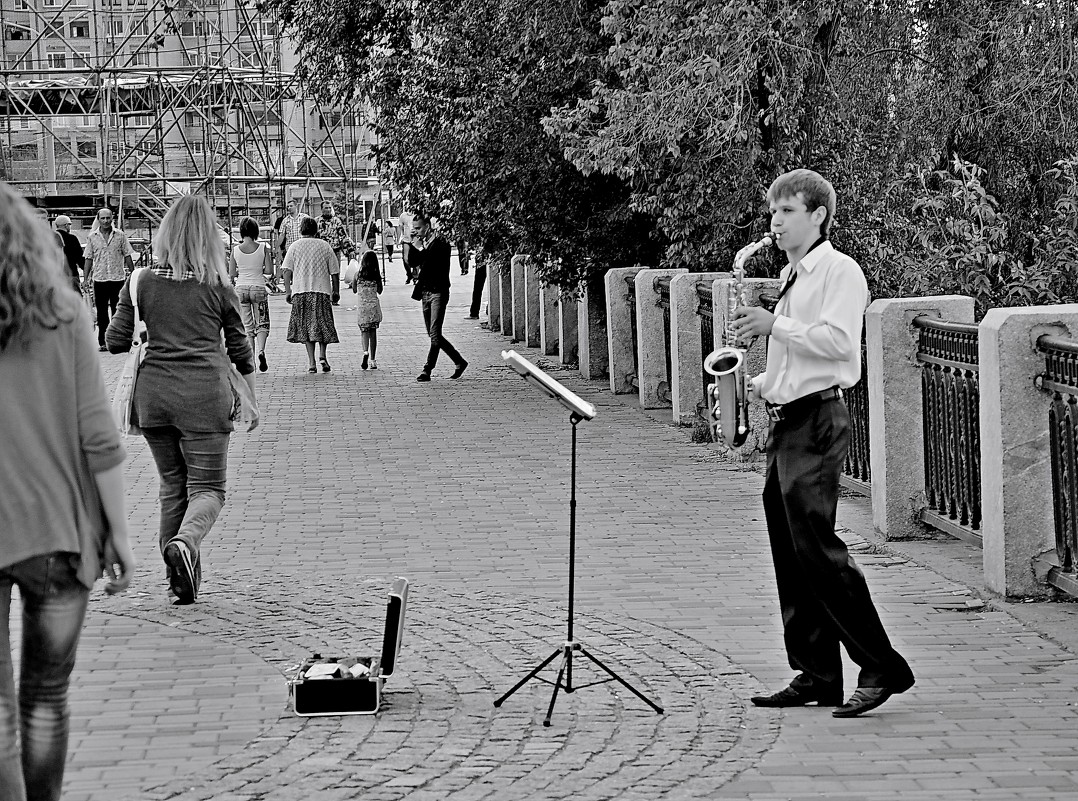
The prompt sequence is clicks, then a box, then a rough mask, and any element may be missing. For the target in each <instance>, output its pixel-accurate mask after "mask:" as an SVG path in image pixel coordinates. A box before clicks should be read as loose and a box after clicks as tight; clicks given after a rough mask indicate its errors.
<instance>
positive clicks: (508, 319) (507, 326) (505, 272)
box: [498, 256, 516, 339]
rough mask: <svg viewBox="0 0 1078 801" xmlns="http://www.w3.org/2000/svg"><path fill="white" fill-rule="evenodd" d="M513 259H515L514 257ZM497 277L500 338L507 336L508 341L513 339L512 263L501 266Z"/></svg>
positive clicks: (503, 263)
mask: <svg viewBox="0 0 1078 801" xmlns="http://www.w3.org/2000/svg"><path fill="white" fill-rule="evenodd" d="M513 258H516V257H515V256H514V257H513ZM498 275H499V277H500V282H499V283H500V284H501V286H500V288H499V290H498V300H499V302H500V305H501V314H500V315H499V316H500V317H501V321H502V336H507V337H509V338H510V339H512V338H513V268H512V262H510V263H509V264H506V263H505V262H502V264H501V265H500V266H499V267H498Z"/></svg>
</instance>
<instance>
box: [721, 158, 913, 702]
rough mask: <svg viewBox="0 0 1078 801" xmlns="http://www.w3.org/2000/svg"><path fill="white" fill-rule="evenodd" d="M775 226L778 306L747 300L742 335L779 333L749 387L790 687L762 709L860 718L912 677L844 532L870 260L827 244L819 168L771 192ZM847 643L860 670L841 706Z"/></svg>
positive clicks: (830, 208) (829, 192)
mask: <svg viewBox="0 0 1078 801" xmlns="http://www.w3.org/2000/svg"><path fill="white" fill-rule="evenodd" d="M767 200H768V203H769V205H770V210H771V233H772V235H773V236H774V237H775V239H776V243H777V245H778V247H779V248H780V249H781V250H783V251H785V252H786V258H787V261H788V265H787V266H786V267H785V268H784V269H783V271H782V274H781V278H782V279H783V281H784V286H783V291H782V294H781V295H780V298H779V302H778V304H777V305H776V306H775V311H774V313H772V312H769V311H767V310H766V309H763V308H759V307H741V308H739V309H738V310H737V311H736V312H735V314H734V318H735V319H734V332H735V333H736V334H737V335H738V336H739V337H751V336H769V337H770V340H769V342H768V350H767V367H766V370H765V371H764V372H763V373H761V374H760V375H758V376H756V377H755V378H754V379H753V381H752V387H751V391H750V394H751V395H752V396H753V397H754V398H755V399H758V400H759V399H762V400H763V401H764V402H765V403H766V404H767V409H768V417H769V418H770V419H771V426H770V431H769V436H768V441H767V476H766V479H765V481H764V491H763V504H764V515H765V517H766V518H767V529H768V534H769V535H770V539H771V554H772V558H773V560H774V564H775V576H776V579H777V582H778V589H779V606H780V608H781V612H782V621H783V634H784V639H785V643H786V653H787V656H788V657H789V662H790V667H792V668H793V669H794V670H797V671H799V673H798V675H797V676H796V677H795V678H794V679H793V681H791V682H790V686H789V687H787V688H785V689H783V690H780V691H779V692H777V693H775V694H773V695H766V696H755V697H753V698H752V702H753V703H754V704H755V705H757V706H768V707H791V706H805V705H807V704H810V703H813V702H815V703H816V704H817V705H818V706H834V707H837V708H836V709H835V710H833V711H832V713H831V714H832V715H834V716H835V717H840V718H845V717H856V716H857V715H860V714H862V713H864V712H867V711H869V710H870V709H875V708H876V707H878V706H879V705H880V704H882V703H883V702H884V701H886V700H887V699H888V698H890V697H891V696H892V695H894V694H895V693H902V692H905V691H906V690H908V689H909V688H910V687H912V686H913V683H914V677H913V672H912V671H911V670H910V666H909V665H908V664H907V662H906V660H905V659H903V657H902V656H901V655H900V654H899V653H898V652H897V651H896V650H895V649H894V647H893V646H892V645H891V642H890V640H889V639H888V638H887V633H886V632H885V631H884V628H883V624H882V623H881V622H880V617H879V614H878V613H877V612H876V607H875V606H874V605H873V603H872V598H871V596H870V595H869V591H868V585H867V583H866V582H865V578H864V575H863V574H862V573H861V570H860V568H858V566H857V564H856V563H855V562H854V560H853V558H852V557H851V556H850V555H849V553H848V551H847V549H846V545H845V543H844V542H843V541H842V540H841V539H839V537H838V536H837V535H836V534H835V513H836V509H837V506H838V487H839V474H840V473H841V471H842V464H843V461H844V459H845V457H846V449H847V447H848V445H849V414H848V412H847V410H846V405H845V403H844V402H843V400H842V392H841V391H842V390H843V389H848V388H850V387H852V386H853V385H854V384H856V383H857V381H858V379H859V378H860V376H861V328H862V325H863V316H864V311H865V307H866V306H867V304H868V286H867V284H866V282H865V276H864V273H863V272H862V271H861V268H860V266H859V265H858V264H857V262H855V261H854V260H853V259H851V258H850V257H849V256H846V255H845V254H843V253H840V252H839V251H837V250H835V248H834V246H833V245H832V244H831V242H830V241H828V233H829V231H830V227H831V221H832V220H833V218H834V215H835V190H834V188H833V187H832V186H831V184H830V183H829V182H828V181H826V180H825V179H824V178H823V177H822V176H821V175H819V174H818V173H815V172H813V171H811V170H794V171H793V172H788V173H786V174H785V175H781V176H779V177H778V178H777V179H776V180H775V182H774V183H773V184H772V185H771V188H770V189H768V191H767ZM840 644H841V645H842V646H843V647H844V648H845V649H846V652H847V653H848V654H849V656H850V658H851V659H852V660H853V661H854V662H855V663H857V665H858V666H859V667H860V669H861V670H860V675H859V676H858V680H857V689H856V690H855V691H854V693H853V694H852V695H851V696H850V699H849V701H847V702H846V703H845V704H843V703H842V699H843V693H842V657H841V653H840V650H839V645H840Z"/></svg>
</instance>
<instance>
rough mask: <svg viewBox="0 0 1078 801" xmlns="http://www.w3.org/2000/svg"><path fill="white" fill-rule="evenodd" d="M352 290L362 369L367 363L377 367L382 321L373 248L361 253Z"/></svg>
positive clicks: (380, 292)
mask: <svg viewBox="0 0 1078 801" xmlns="http://www.w3.org/2000/svg"><path fill="white" fill-rule="evenodd" d="M352 291H353V292H355V293H356V294H357V295H358V296H359V297H358V298H356V319H357V321H358V322H359V341H360V344H361V345H362V346H363V363H362V364H361V365H360V367H362V368H363V369H364V370H366V369H367V367H368V365H369V366H370V368H371V369H372V370H377V369H378V361H377V358H378V324H379V323H380V322H382V304H381V303H380V302H379V301H378V296H379V295H381V294H382V271H381V270H380V269H379V268H378V256H376V255H375V253H374V251H373V250H368V251H367V252H366V253H364V254H363V257H362V258H361V259H360V262H359V273H358V274H357V275H356V277H355V279H354V280H353V281H352Z"/></svg>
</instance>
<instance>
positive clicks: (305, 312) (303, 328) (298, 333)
mask: <svg viewBox="0 0 1078 801" xmlns="http://www.w3.org/2000/svg"><path fill="white" fill-rule="evenodd" d="M287 339H288V341H289V342H300V343H302V342H325V343H326V344H332V343H335V342H340V340H339V339H337V327H336V326H335V325H334V324H333V302H332V301H331V300H330V297H329V295H327V294H325V293H323V292H301V293H300V294H298V295H293V296H292V314H291V315H290V316H289V318H288V336H287Z"/></svg>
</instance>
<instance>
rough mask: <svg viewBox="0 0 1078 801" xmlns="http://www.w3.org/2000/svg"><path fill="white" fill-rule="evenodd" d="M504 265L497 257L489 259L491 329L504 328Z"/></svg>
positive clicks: (488, 282) (488, 290) (488, 313)
mask: <svg viewBox="0 0 1078 801" xmlns="http://www.w3.org/2000/svg"><path fill="white" fill-rule="evenodd" d="M504 269H505V268H504V266H503V265H502V264H501V262H499V261H498V260H496V259H489V260H488V261H487V316H488V323H487V324H488V327H489V328H490V330H491V331H501V330H502V292H501V290H502V278H501V274H502V270H504Z"/></svg>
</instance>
